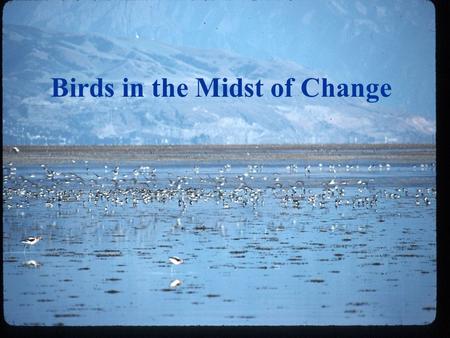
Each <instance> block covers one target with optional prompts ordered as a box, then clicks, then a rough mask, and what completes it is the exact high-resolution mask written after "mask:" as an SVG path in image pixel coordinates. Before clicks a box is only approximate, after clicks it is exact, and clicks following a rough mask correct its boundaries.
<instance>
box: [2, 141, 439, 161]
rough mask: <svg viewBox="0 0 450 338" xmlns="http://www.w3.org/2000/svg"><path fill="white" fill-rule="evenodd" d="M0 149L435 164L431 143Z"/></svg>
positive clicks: (22, 157) (28, 156)
mask: <svg viewBox="0 0 450 338" xmlns="http://www.w3.org/2000/svg"><path fill="white" fill-rule="evenodd" d="M18 148H19V149H20V152H19V153H16V152H15V151H14V150H13V146H3V149H2V150H3V162H10V161H12V162H13V163H15V164H33V163H47V164H48V163H65V162H70V161H72V160H75V161H80V160H83V161H85V160H87V161H94V162H116V161H117V162H123V161H130V162H145V161H158V162H161V161H162V162H166V161H167V162H178V161H183V162H184V161H187V162H197V161H199V162H200V161H201V162H216V161H245V160H250V161H272V160H301V161H331V162H340V161H355V160H361V161H364V160H365V161H370V160H377V161H391V162H396V163H413V162H416V163H417V162H425V163H429V162H435V160H436V147H435V145H432V144H326V145H319V144H314V145H170V146H169V145H167V146H18Z"/></svg>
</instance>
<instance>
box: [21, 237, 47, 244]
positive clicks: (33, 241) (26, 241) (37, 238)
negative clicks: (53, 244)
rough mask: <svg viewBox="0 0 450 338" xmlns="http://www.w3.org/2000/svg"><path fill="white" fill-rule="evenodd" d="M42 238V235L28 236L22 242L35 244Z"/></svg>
mask: <svg viewBox="0 0 450 338" xmlns="http://www.w3.org/2000/svg"><path fill="white" fill-rule="evenodd" d="M41 239H42V237H41V236H30V237H28V238H25V239H24V240H22V241H21V242H22V244H25V245H30V246H31V245H35V244H36V243H37V242H39V241H40V240H41Z"/></svg>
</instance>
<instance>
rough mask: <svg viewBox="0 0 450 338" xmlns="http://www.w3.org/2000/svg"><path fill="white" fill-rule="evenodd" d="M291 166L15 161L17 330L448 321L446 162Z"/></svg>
mask: <svg viewBox="0 0 450 338" xmlns="http://www.w3.org/2000/svg"><path fill="white" fill-rule="evenodd" d="M291 162H292V161H291ZM291 162H290V161H282V160H268V161H264V162H263V163H262V162H259V163H257V162H254V161H251V160H248V161H227V162H225V161H224V162H214V163H208V164H197V165H196V166H195V167H194V165H192V163H190V162H187V161H186V162H183V161H181V162H177V163H162V162H160V163H158V164H152V165H149V164H148V163H141V164H136V162H133V163H127V162H123V163H120V168H117V169H115V166H114V165H112V164H111V163H106V162H105V163H103V162H102V163H100V162H92V161H89V162H87V163H85V162H84V161H75V163H72V162H70V163H64V164H61V163H59V164H54V165H48V166H46V167H41V166H40V165H36V164H29V165H27V164H20V165H15V164H14V163H9V164H4V167H3V177H4V180H3V199H4V202H3V221H4V222H3V224H4V225H3V259H4V262H3V274H4V275H3V278H4V291H3V292H4V314H5V319H6V321H7V322H8V323H10V324H14V325H24V324H25V325H61V324H62V325H303V324H306V325H330V324H334V325H348V324H350V325H364V324H380V325H384V324H389V325H391V324H397V325H398V324H425V323H430V322H431V321H433V319H434V317H435V306H436V189H435V176H436V175H435V167H434V164H433V163H419V162H418V163H395V162H390V163H389V166H387V165H386V163H385V162H382V161H380V162H376V161H375V162H374V161H369V162H368V161H360V162H358V161H352V162H348V163H338V162H331V161H329V162H327V161H323V162H322V163H320V164H319V162H318V161H315V162H314V161H311V162H308V163H306V162H292V163H291ZM227 164H229V165H227ZM294 164H296V165H294ZM105 165H106V167H105ZM307 165H309V166H310V167H306V166H307ZM14 168H15V169H14ZM155 169H156V170H155ZM114 171H116V173H114ZM416 195H417V197H416ZM28 236H42V237H43V239H42V240H41V241H40V242H38V243H37V244H36V245H34V246H31V247H27V248H24V245H23V244H21V242H20V241H21V239H23V238H25V237H28ZM170 256H179V257H181V258H182V259H184V262H183V264H181V265H177V266H174V265H172V264H171V263H170V262H169V257H170ZM176 280H178V282H177V281H176Z"/></svg>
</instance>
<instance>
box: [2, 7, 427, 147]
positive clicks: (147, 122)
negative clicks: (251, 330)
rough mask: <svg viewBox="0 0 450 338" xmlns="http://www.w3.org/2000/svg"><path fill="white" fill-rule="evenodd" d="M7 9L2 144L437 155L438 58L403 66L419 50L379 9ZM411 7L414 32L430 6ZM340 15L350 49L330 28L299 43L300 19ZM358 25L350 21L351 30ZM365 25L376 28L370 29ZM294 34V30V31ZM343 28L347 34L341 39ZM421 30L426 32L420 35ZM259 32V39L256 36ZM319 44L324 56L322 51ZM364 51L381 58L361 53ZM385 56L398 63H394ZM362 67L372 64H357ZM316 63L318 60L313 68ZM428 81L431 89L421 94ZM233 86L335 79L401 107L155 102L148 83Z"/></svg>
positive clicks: (300, 100)
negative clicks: (95, 91) (58, 80)
mask: <svg viewBox="0 0 450 338" xmlns="http://www.w3.org/2000/svg"><path fill="white" fill-rule="evenodd" d="M294 3H295V4H294V5H295V6H298V3H297V2H294ZM80 4H82V5H80ZM283 4H284V3H283ZM8 6H10V5H8ZM8 6H7V7H5V12H4V26H3V60H4V62H3V100H4V110H3V142H4V143H5V144H46V143H48V144H160V143H316V142H324V143H332V142H340V143H342V142H385V141H389V142H427V143H429V142H433V139H434V132H435V119H434V114H435V113H434V93H433V92H432V91H431V92H432V93H431V95H430V88H428V87H429V86H430V81H431V83H432V85H434V83H433V82H432V80H433V79H434V73H433V72H432V71H433V67H434V64H433V63H431V66H430V63H429V61H428V59H429V55H428V54H426V55H425V58H424V57H420V56H419V57H418V56H417V55H413V56H412V57H411V58H406V57H405V56H406V55H407V54H408V52H410V51H411V50H412V49H411V48H412V47H411V46H415V45H414V43H412V42H410V41H406V40H404V41H402V43H403V45H404V46H406V47H405V48H403V49H401V50H398V48H397V47H396V45H395V44H394V41H393V40H392V39H394V38H395V37H396V36H397V37H398V36H399V35H401V34H406V33H408V32H411V29H409V26H407V27H406V26H405V27H404V29H403V30H402V31H401V32H399V30H398V29H396V28H398V27H396V26H395V25H394V26H393V23H392V22H391V21H389V20H391V18H390V16H391V14H390V13H389V12H386V9H383V8H384V7H383V6H382V3H381V4H380V3H377V5H376V6H375V7H373V6H372V5H370V6H369V5H364V4H362V3H359V5H358V2H355V3H353V4H352V8H351V9H352V11H353V12H352V11H350V9H349V7H348V5H347V4H346V3H340V2H338V1H331V2H327V3H325V2H320V3H319V5H318V7H315V8H313V9H312V10H309V11H303V12H302V13H298V12H296V11H294V9H297V10H298V7H294V8H290V7H289V6H291V4H289V2H286V4H284V5H283V6H281V9H278V8H275V9H274V8H273V6H272V7H270V6H269V5H268V3H265V2H261V5H260V6H259V7H255V6H254V5H253V4H251V2H248V3H247V2H244V3H243V5H242V6H239V5H238V3H237V2H232V3H231V7H232V9H228V7H227V8H225V7H224V6H225V3H224V2H220V1H219V2H217V5H216V6H215V7H212V6H211V4H206V3H205V4H203V2H197V3H196V6H197V7H195V6H187V5H186V3H185V2H176V3H173V2H170V5H169V4H168V2H157V1H152V2H147V3H146V2H132V3H130V2H115V3H111V2H71V1H65V2H54V3H52V4H51V6H50V5H49V3H48V2H33V3H30V2H26V3H14V4H13V6H15V7H8ZM268 6H269V7H270V8H272V9H273V10H272V11H271V12H270V11H269V9H270V8H269V7H268ZM361 6H362V7H361ZM397 7H398V6H397ZM8 8H9V9H10V10H8ZM333 8H334V9H333ZM339 8H341V9H340V10H339ZM411 8H412V9H411V10H410V11H405V13H406V14H405V16H406V17H408V15H409V16H412V17H413V19H412V22H414V20H415V17H414V15H415V13H416V12H417V10H420V6H419V8H417V6H415V7H411ZM400 9H401V8H400ZM289 10H292V13H291V14H292V16H294V15H297V13H298V15H299V14H301V15H300V16H298V17H297V18H295V17H291V16H287V13H289ZM331 10H334V16H332V18H334V19H333V20H334V21H335V22H334V23H333V22H330V21H329V22H330V25H331V26H333V25H334V26H337V27H344V28H345V30H346V32H347V33H348V34H350V33H351V34H350V35H349V37H346V38H342V37H341V40H340V41H338V42H339V44H338V45H337V44H336V42H333V41H332V40H333V37H327V34H326V33H327V32H329V31H330V30H329V28H328V29H326V28H321V29H319V30H317V31H316V33H315V35H314V34H312V35H311V34H310V35H308V36H309V39H303V40H302V41H299V40H298V36H304V35H302V34H300V33H299V34H297V33H295V34H294V32H293V31H292V27H293V24H294V23H295V22H298V21H299V20H300V21H301V25H303V26H305V27H310V29H313V30H314V29H316V28H317V27H319V26H317V21H316V20H314V18H316V17H317V16H323V15H329V13H330V11H331ZM364 11H365V12H366V14H364ZM370 11H375V12H376V13H377V14H376V16H377V18H378V19H377V20H378V21H377V20H374V19H373V18H372V17H371V16H370V15H368V12H369V14H370ZM414 11H415V12H414ZM269 12H270V13H271V14H270V15H267V13H269ZM87 13H89V15H87ZM327 13H328V14H327ZM351 13H353V14H351ZM383 13H384V14H383ZM264 15H265V16H264ZM350 15H352V16H353V19H352V20H348V16H350ZM358 15H359V16H366V21H364V20H363V21H361V20H362V19H361V18H359V19H358V17H357V16H358ZM261 16H262V17H264V18H265V20H266V24H265V23H264V22H262V21H260V20H261V19H260V18H261ZM345 18H347V19H345ZM344 19H345V20H347V21H345V20H344ZM388 19H389V20H388ZM358 20H359V21H358ZM383 20H384V21H383ZM402 20H403V21H402ZM283 21H287V22H290V24H289V25H283ZM399 21H400V22H403V23H404V22H410V21H411V19H409V21H408V20H406V19H405V18H403V19H402V18H401V19H399ZM344 22H347V23H349V24H350V26H343V25H344ZM383 22H386V25H382V23H383ZM11 23H14V24H11ZM269 23H270V25H269ZM420 24H421V23H419V26H418V28H417V27H416V28H417V29H416V30H417V31H418V32H419V33H420V32H421V28H423V27H422V26H420ZM255 25H256V26H258V25H259V27H260V29H259V31H257V30H254V29H250V28H252V27H254V26H255ZM303 26H302V27H303ZM410 26H411V25H410ZM412 26H414V25H412ZM275 27H278V29H275ZM311 27H312V28H311ZM426 28H427V29H428V26H427V27H426ZM405 32H406V33H405ZM419 33H417V34H416V36H417V39H419V40H420V38H421V36H419V35H420V34H419ZM339 34H343V33H342V31H341V33H339ZM367 34H371V35H372V38H373V46H372V45H370V44H369V45H368V44H367V43H366V44H365V43H364V41H365V40H366V38H367V36H368V35H367ZM423 34H424V33H423ZM390 35H392V36H393V37H391V36H390ZM382 38H386V41H385V42H384V44H383V45H377V43H378V42H379V41H380V39H381V40H382ZM316 40H317V41H319V40H321V41H322V42H321V43H320V44H318V42H317V41H316ZM422 40H423V37H422ZM279 41H282V42H283V43H282V44H280V43H279ZM307 41H310V42H311V43H314V46H312V47H314V48H316V51H315V53H312V52H311V51H312V49H313V48H312V47H311V48H309V49H308V48H306V47H305V46H304V44H305V43H307ZM383 41H384V40H383ZM320 45H322V46H324V47H323V50H322V51H318V50H317V48H318V47H319V46H320ZM354 45H360V47H361V48H360V49H358V50H356V49H355V51H354V54H356V56H350V54H349V53H348V52H347V53H346V54H345V57H342V58H341V57H339V56H340V55H344V54H336V55H335V56H333V54H332V52H333V51H334V52H335V53H337V52H338V49H339V50H340V49H342V50H344V49H345V50H348V49H350V48H351V47H352V46H354ZM292 46H297V47H296V49H295V48H294V47H292ZM367 46H368V47H370V46H372V47H370V48H364V47H367ZM377 46H378V47H377ZM380 46H381V47H380ZM389 46H390V47H389ZM387 47H389V48H391V49H390V50H391V51H392V52H393V53H392V55H391V54H386V52H387V51H388V49H386V48H387ZM420 47H421V46H420V45H419V46H418V47H417V48H419V49H420ZM292 48H294V49H295V50H294V49H292ZM414 48H416V47H414ZM365 49H366V50H365ZM367 49H370V50H367ZM301 50H303V52H304V58H302V56H301ZM324 50H328V51H329V53H328V54H327V53H324V52H323V51H324ZM339 53H344V52H343V51H341V52H339ZM405 53H406V54H405ZM364 55H366V57H365V58H364V59H363V62H357V59H360V58H361V57H363V56H364ZM380 55H384V58H383V59H382V60H379V61H380V62H379V64H380V65H381V66H380V67H379V68H376V67H375V70H373V68H374V65H375V62H376V61H377V60H376V59H377V58H378V57H379V56H380ZM315 57H316V58H317V60H319V61H314V58H315ZM353 57H355V58H356V59H353ZM397 58H399V59H403V62H400V63H399V62H398V60H397ZM331 59H337V60H336V61H335V67H332V66H331V65H330V64H329V63H328V64H326V62H325V61H324V60H331ZM293 60H294V61H293ZM302 60H304V62H302ZM320 60H322V61H320ZM423 60H425V61H423ZM321 65H323V67H321ZM396 65H398V67H397V66H396ZM312 66H314V67H315V68H314V69H311V67H312ZM396 67H397V68H396ZM352 68H354V73H352V72H351V70H352ZM429 73H430V74H431V78H430V77H429V76H428V75H430V74H429ZM355 74H357V76H356V75H355ZM398 74H401V75H398ZM423 74H428V75H427V76H428V77H427V78H424V79H423V81H415V80H416V79H417V78H418V77H423ZM225 76H226V77H228V78H229V79H233V78H236V77H243V78H244V79H247V80H249V81H252V80H254V81H256V80H257V79H262V80H263V81H264V83H265V84H270V83H272V82H275V81H276V82H284V81H285V80H286V79H287V78H289V77H295V78H296V79H298V81H301V80H303V79H305V78H306V77H310V76H313V77H321V76H326V77H328V78H329V79H330V80H335V81H336V82H343V81H361V82H366V83H367V82H372V81H375V82H377V81H378V82H389V83H392V85H393V88H394V89H393V92H394V94H395V95H392V97H390V98H387V99H386V100H385V101H384V102H383V103H377V104H369V103H367V102H366V101H365V100H364V99H355V98H352V99H350V98H349V99H342V98H341V99H331V98H313V99H311V98H305V97H303V96H300V95H297V96H295V97H292V98H285V99H283V98H274V97H271V96H269V95H266V96H264V97H262V98H243V99H239V98H195V97H193V96H188V97H186V98H166V99H164V98H153V97H151V95H148V94H149V92H148V91H149V90H150V84H151V83H152V82H153V81H154V80H156V79H160V78H162V77H166V78H169V79H170V80H171V81H173V82H178V83H179V82H185V83H190V84H192V81H193V79H195V78H196V77H204V78H212V77H225ZM53 77H64V78H66V79H70V78H71V77H75V78H76V79H77V80H79V81H82V82H83V81H85V82H89V83H92V82H94V81H95V79H96V78H98V77H102V78H103V79H104V80H105V81H106V82H114V86H115V88H118V86H119V84H120V83H121V81H122V79H123V78H124V77H127V78H129V79H130V81H133V82H143V83H145V91H146V96H145V97H143V98H121V97H119V96H117V95H115V96H114V97H112V98H91V97H86V98H71V97H65V98H52V97H51V85H52V83H51V78H53ZM408 79H410V80H408ZM414 81H415V82H414ZM430 97H431V98H430Z"/></svg>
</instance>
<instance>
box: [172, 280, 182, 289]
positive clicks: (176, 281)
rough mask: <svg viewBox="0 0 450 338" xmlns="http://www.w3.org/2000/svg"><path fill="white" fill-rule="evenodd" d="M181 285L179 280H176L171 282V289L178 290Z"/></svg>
mask: <svg viewBox="0 0 450 338" xmlns="http://www.w3.org/2000/svg"><path fill="white" fill-rule="evenodd" d="M180 285H181V281H180V280H179V279H175V280H173V281H172V282H170V287H171V288H172V289H173V288H176V287H177V286H180Z"/></svg>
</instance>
